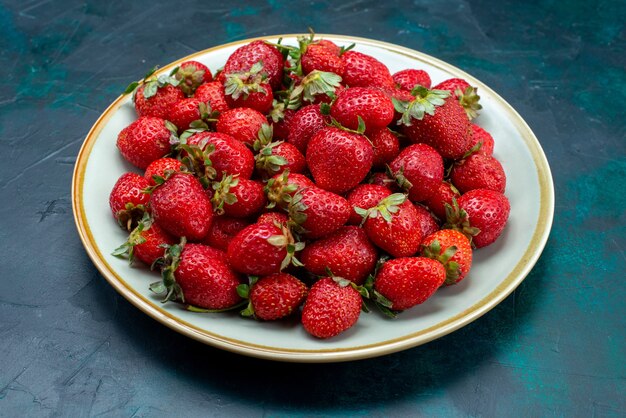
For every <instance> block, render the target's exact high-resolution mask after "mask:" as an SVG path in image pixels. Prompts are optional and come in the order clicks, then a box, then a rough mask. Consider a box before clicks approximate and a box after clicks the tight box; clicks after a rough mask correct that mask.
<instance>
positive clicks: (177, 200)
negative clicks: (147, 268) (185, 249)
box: [150, 173, 213, 241]
mask: <svg viewBox="0 0 626 418" xmlns="http://www.w3.org/2000/svg"><path fill="white" fill-rule="evenodd" d="M150 206H151V208H152V215H153V216H154V219H155V221H157V222H158V223H159V225H160V226H161V227H162V228H163V229H165V230H166V231H167V232H169V233H170V234H172V235H174V236H175V237H187V239H188V240H190V241H199V240H201V239H202V238H204V237H205V236H206V234H207V233H208V232H209V228H210V227H211V222H212V220H213V207H212V206H211V201H210V200H209V198H208V197H207V195H206V194H205V192H204V189H203V187H202V185H201V184H200V181H199V180H198V179H196V178H195V177H194V176H192V175H191V174H184V173H175V174H174V175H172V176H171V177H170V178H169V179H167V180H166V181H165V182H164V183H163V184H162V185H160V186H158V187H157V188H156V189H154V191H153V192H152V198H151V199H150Z"/></svg>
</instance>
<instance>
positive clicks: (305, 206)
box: [289, 187, 350, 239]
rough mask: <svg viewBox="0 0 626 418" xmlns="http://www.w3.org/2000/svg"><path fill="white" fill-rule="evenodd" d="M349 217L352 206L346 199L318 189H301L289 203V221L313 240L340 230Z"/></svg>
mask: <svg viewBox="0 0 626 418" xmlns="http://www.w3.org/2000/svg"><path fill="white" fill-rule="evenodd" d="M349 217H350V204H349V203H348V201H347V200H346V199H344V198H343V197H341V196H339V195H338V194H335V193H331V192H328V191H326V190H323V189H320V188H318V187H308V188H305V189H301V190H300V191H298V192H297V193H296V194H295V195H294V196H293V198H292V199H291V202H290V203H289V219H290V220H291V221H292V222H293V223H295V224H296V225H297V229H298V230H299V232H302V233H304V234H305V235H306V236H307V238H311V239H316V238H321V237H323V236H325V235H328V234H330V233H332V232H334V231H336V230H338V229H339V228H340V227H341V226H343V225H344V224H345V223H346V222H347V221H348V218H349Z"/></svg>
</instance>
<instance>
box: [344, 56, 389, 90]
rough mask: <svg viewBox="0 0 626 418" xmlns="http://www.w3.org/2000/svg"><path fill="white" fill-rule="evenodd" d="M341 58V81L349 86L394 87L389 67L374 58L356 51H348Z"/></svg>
mask: <svg viewBox="0 0 626 418" xmlns="http://www.w3.org/2000/svg"><path fill="white" fill-rule="evenodd" d="M341 58H342V59H343V63H344V66H345V69H344V72H343V81H344V82H345V83H346V84H347V85H349V86H350V87H381V88H393V87H394V82H393V78H391V73H390V72H389V69H388V68H387V66H386V65H385V64H383V63H382V62H380V61H378V60H377V59H376V58H374V57H372V56H370V55H366V54H363V53H361V52H356V51H348V52H346V53H344V54H343V55H342V56H341Z"/></svg>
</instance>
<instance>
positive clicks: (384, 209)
mask: <svg viewBox="0 0 626 418" xmlns="http://www.w3.org/2000/svg"><path fill="white" fill-rule="evenodd" d="M406 199H407V195H405V194H404V193H394V194H392V195H389V196H387V197H385V198H384V199H382V200H381V201H380V202H378V204H377V205H376V206H373V207H371V208H369V209H363V208H359V207H355V208H354V211H355V212H356V213H357V214H359V215H361V217H362V218H363V220H362V221H361V225H363V224H364V223H365V221H367V219H369V218H377V217H378V216H379V215H380V216H382V218H383V219H384V220H385V221H387V222H391V220H392V218H391V217H392V215H393V214H395V213H397V212H398V211H399V210H400V205H401V204H403V203H404V202H405V201H406Z"/></svg>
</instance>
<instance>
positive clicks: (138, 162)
mask: <svg viewBox="0 0 626 418" xmlns="http://www.w3.org/2000/svg"><path fill="white" fill-rule="evenodd" d="M172 133H176V129H175V127H174V126H172V124H169V123H168V122H166V121H165V120H163V119H160V118H156V117H152V116H145V117H140V118H139V119H137V120H136V121H134V122H133V123H131V124H130V125H128V126H127V127H126V128H124V129H122V131H121V132H120V133H119V135H118V136H117V148H118V149H119V150H120V153H121V154H122V157H124V159H126V161H128V162H129V163H131V164H133V165H134V166H136V167H138V168H141V169H142V170H145V169H146V167H148V165H149V164H150V163H151V162H152V161H154V160H157V159H159V158H161V157H163V156H164V155H166V154H167V153H169V152H170V149H171V146H170V136H171V135H172Z"/></svg>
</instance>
